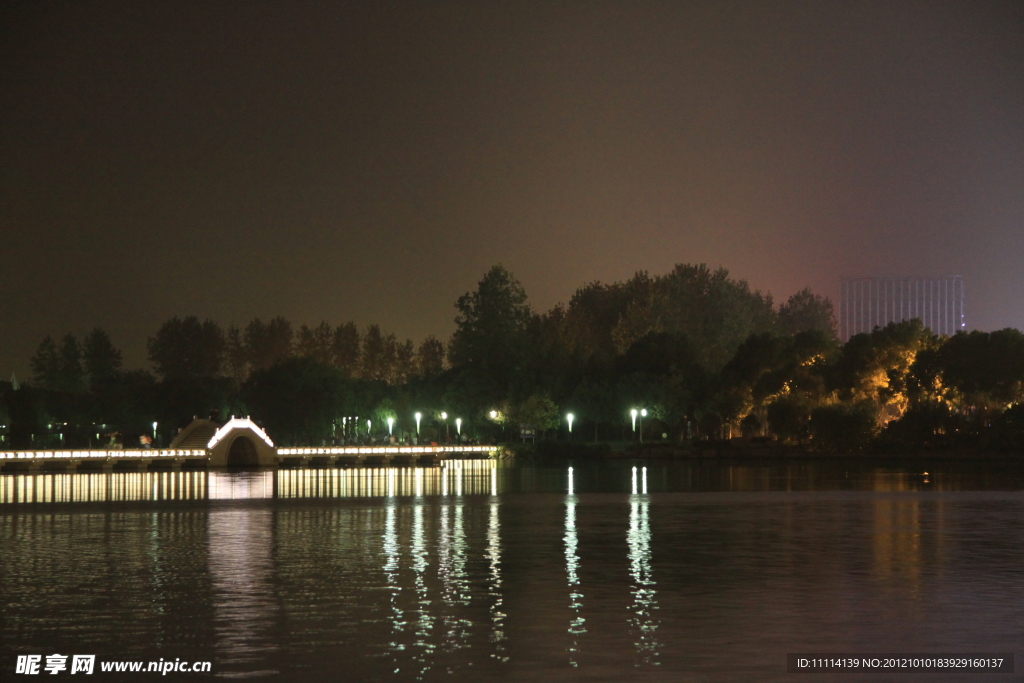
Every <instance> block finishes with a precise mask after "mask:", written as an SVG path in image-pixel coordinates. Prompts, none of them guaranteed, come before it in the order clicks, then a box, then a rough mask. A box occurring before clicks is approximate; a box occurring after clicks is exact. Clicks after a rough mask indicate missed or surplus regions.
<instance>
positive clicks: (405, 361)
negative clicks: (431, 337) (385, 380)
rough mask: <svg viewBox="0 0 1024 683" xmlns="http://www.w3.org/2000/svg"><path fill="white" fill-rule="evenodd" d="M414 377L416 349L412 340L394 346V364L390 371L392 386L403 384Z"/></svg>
mask: <svg viewBox="0 0 1024 683" xmlns="http://www.w3.org/2000/svg"><path fill="white" fill-rule="evenodd" d="M415 376H416V347H415V346H414V345H413V343H412V339H406V340H405V343H404V344H397V345H396V346H395V363H394V366H393V371H392V382H391V383H392V384H405V383H407V382H409V381H410V380H412V379H413V378H414V377H415Z"/></svg>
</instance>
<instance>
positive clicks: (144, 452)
mask: <svg viewBox="0 0 1024 683" xmlns="http://www.w3.org/2000/svg"><path fill="white" fill-rule="evenodd" d="M207 455H208V453H207V452H206V450H205V449H201V448H186V449H181V448H179V449H174V448H171V449H157V448H134V449H118V450H96V449H89V450H73V451H67V450H66V451H0V460H39V459H53V460H85V459H92V458H96V459H104V460H105V459H107V458H146V459H148V458H205V457H207Z"/></svg>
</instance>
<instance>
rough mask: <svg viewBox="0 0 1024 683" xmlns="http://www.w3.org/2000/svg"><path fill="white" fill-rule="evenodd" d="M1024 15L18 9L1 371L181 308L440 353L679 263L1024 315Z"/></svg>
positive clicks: (793, 10)
mask: <svg viewBox="0 0 1024 683" xmlns="http://www.w3.org/2000/svg"><path fill="white" fill-rule="evenodd" d="M1022 238H1024V3H1021V2H979V1H977V0H971V1H969V2H966V1H965V2H959V3H948V2H939V1H937V0H931V1H928V2H920V3H914V2H897V3H893V2H878V3H869V2H818V1H815V2H809V1H808V2H755V3H742V2H741V3H736V2H707V3H698V2H664V3H654V2H650V3H638V2H635V1H630V2H622V3H601V2H573V3H555V2H552V3H528V2H523V1H517V2H511V3H499V2H490V1H489V2H475V3H437V2H430V3H408V2H400V3H377V2H373V3H358V4H357V3H352V4H343V3H338V2H325V3H312V2H306V3H298V2H278V3H271V2H260V3H256V2H213V3H208V2H180V3H163V2H153V1H149V0H147V1H146V2H123V3H91V2H75V3H72V2H64V3H37V2H25V3H18V4H12V3H4V4H3V5H0V340H2V341H0V376H2V377H3V378H7V377H9V375H10V373H11V372H12V371H16V372H17V373H18V376H19V378H22V379H23V378H24V376H25V375H27V374H28V358H29V357H30V356H31V355H32V353H33V352H34V350H35V347H36V345H37V344H38V343H39V341H40V340H41V339H42V337H43V336H44V335H46V334H51V335H53V336H55V337H57V336H59V335H62V334H64V333H65V332H68V331H72V332H74V333H75V334H77V335H78V336H79V338H81V337H82V336H83V335H84V334H85V333H86V332H88V330H89V329H91V328H92V327H93V326H95V325H99V326H102V327H104V328H105V329H106V330H107V331H108V332H109V333H110V334H111V337H112V338H113V341H114V343H115V344H116V345H118V346H120V347H121V348H122V349H123V350H124V352H125V359H126V365H127V366H128V367H141V366H144V365H146V361H145V340H146V337H147V336H148V335H151V334H153V332H154V331H155V330H156V328H157V327H158V326H159V325H160V323H161V322H163V321H164V320H166V319H167V318H169V317H170V316H172V315H189V314H194V315H198V316H200V317H204V318H205V317H210V318H213V319H215V320H217V321H218V322H220V323H221V324H222V325H224V326H227V325H229V324H232V323H234V324H238V325H243V326H244V324H245V323H246V322H248V321H249V320H250V319H252V318H253V317H257V316H259V317H263V318H267V317H271V316H274V315H284V316H286V317H288V318H290V319H291V320H292V321H293V323H294V324H295V325H296V326H298V324H300V323H302V322H308V323H311V324H315V323H318V322H319V321H321V320H327V321H329V322H331V323H339V322H344V321H347V320H354V321H355V322H356V323H357V324H359V325H360V327H362V326H364V325H366V324H369V323H374V322H376V323H380V324H381V325H382V327H383V328H384V329H385V330H389V331H393V332H395V333H397V334H398V335H399V337H400V338H404V337H407V336H408V337H412V338H413V339H414V340H417V341H418V340H420V339H421V338H422V337H424V336H426V335H427V334H436V335H438V336H439V337H442V338H447V336H448V335H449V334H450V333H451V331H452V330H453V328H454V324H453V322H452V319H453V317H454V314H455V310H454V308H453V302H454V301H455V299H456V298H457V297H458V296H459V295H460V294H462V293H463V292H465V291H467V290H470V289H473V288H474V287H475V285H476V282H477V281H478V280H479V279H480V277H481V276H482V275H483V273H484V272H485V271H486V270H487V269H488V267H490V266H491V265H493V264H495V263H499V262H500V263H502V264H504V265H505V266H506V267H507V268H508V269H509V270H511V271H512V272H513V273H514V274H515V275H517V276H518V277H519V279H520V280H521V281H522V282H523V284H524V285H525V287H526V290H527V292H528V293H529V295H530V300H531V303H532V304H533V305H534V306H535V307H536V308H538V309H547V308H549V307H550V306H552V305H554V304H555V303H557V302H559V301H562V302H568V300H569V298H570V297H571V296H572V294H573V292H574V291H575V289H576V288H577V287H578V286H579V285H581V284H583V283H585V282H588V281H592V280H601V281H605V282H610V281H614V280H620V279H624V278H628V277H629V276H631V275H632V274H633V273H634V272H635V271H637V270H641V269H646V270H648V271H650V272H652V273H662V272H666V271H667V270H669V269H670V268H671V267H672V265H673V264H675V263H680V262H706V263H708V264H709V265H712V266H717V265H722V266H725V267H726V268H728V269H729V270H730V271H731V272H732V273H733V274H734V275H735V276H737V277H741V278H744V279H746V280H748V281H749V282H750V284H751V285H752V286H753V287H756V288H759V289H762V290H768V291H770V292H772V293H773V294H774V295H775V297H776V300H779V299H785V298H786V297H788V296H789V295H790V294H792V293H793V292H795V291H796V290H798V289H800V288H802V287H804V286H810V287H812V288H813V289H815V290H816V291H818V292H820V293H822V294H826V295H829V296H832V297H835V296H836V295H837V294H838V285H839V277H840V275H855V276H860V275H891V274H897V275H931V274H962V275H963V276H964V278H965V283H966V289H967V304H966V313H967V324H968V327H969V328H978V329H986V330H988V329H997V328H1001V327H1006V326H1013V327H1018V328H1024V239H1022Z"/></svg>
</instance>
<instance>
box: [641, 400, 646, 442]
mask: <svg viewBox="0 0 1024 683" xmlns="http://www.w3.org/2000/svg"><path fill="white" fill-rule="evenodd" d="M645 417H647V408H643V409H642V410H641V411H640V443H643V442H644V418H645Z"/></svg>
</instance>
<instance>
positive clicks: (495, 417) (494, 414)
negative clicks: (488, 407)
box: [488, 410, 498, 420]
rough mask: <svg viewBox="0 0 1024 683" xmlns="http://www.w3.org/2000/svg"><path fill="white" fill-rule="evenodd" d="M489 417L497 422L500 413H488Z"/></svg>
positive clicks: (494, 411)
mask: <svg viewBox="0 0 1024 683" xmlns="http://www.w3.org/2000/svg"><path fill="white" fill-rule="evenodd" d="M488 415H490V416H491V419H492V420H497V419H498V411H497V410H492V411H491V412H489V413H488Z"/></svg>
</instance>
